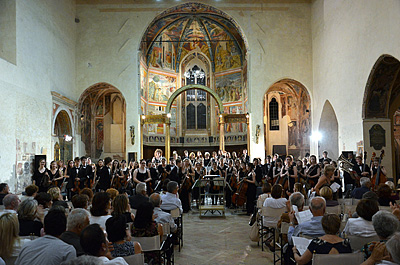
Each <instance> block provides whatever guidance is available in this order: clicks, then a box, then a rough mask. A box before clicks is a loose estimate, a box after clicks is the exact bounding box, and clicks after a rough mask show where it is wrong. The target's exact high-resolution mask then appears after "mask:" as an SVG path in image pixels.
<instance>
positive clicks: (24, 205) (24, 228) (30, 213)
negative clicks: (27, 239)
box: [17, 199, 44, 236]
mask: <svg viewBox="0 0 400 265" xmlns="http://www.w3.org/2000/svg"><path fill="white" fill-rule="evenodd" d="M17 213H18V221H19V235H20V236H30V235H32V234H33V235H35V236H40V230H41V229H42V228H43V223H42V220H43V218H44V211H43V207H42V206H38V203H37V201H36V200H34V199H27V200H25V201H23V202H21V203H20V205H19V206H18V210H17Z"/></svg>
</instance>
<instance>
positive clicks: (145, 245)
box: [131, 235, 161, 252]
mask: <svg viewBox="0 0 400 265" xmlns="http://www.w3.org/2000/svg"><path fill="white" fill-rule="evenodd" d="M131 241H132V242H134V241H136V242H139V243H140V245H141V246H142V250H143V251H144V252H147V251H157V250H160V245H161V243H160V236H159V235H156V236H152V237H132V239H131Z"/></svg>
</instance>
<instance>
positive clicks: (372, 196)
mask: <svg viewBox="0 0 400 265" xmlns="http://www.w3.org/2000/svg"><path fill="white" fill-rule="evenodd" d="M362 199H366V200H374V201H376V202H378V195H377V194H376V193H375V192H373V191H368V192H366V193H364V194H363V196H362Z"/></svg>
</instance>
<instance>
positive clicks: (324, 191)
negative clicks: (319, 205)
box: [319, 186, 339, 207]
mask: <svg viewBox="0 0 400 265" xmlns="http://www.w3.org/2000/svg"><path fill="white" fill-rule="evenodd" d="M319 195H321V197H322V198H324V199H325V201H326V207H334V206H338V205H339V202H338V201H336V200H333V192H332V189H331V188H329V187H327V186H324V187H322V188H321V189H320V190H319Z"/></svg>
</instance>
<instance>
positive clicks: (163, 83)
mask: <svg viewBox="0 0 400 265" xmlns="http://www.w3.org/2000/svg"><path fill="white" fill-rule="evenodd" d="M148 82H149V83H148V86H149V94H148V99H149V101H154V102H165V103H166V102H167V101H168V99H169V97H170V96H171V95H172V93H174V91H175V90H176V77H175V76H172V75H166V74H161V73H155V72H151V71H150V72H149V81H148Z"/></svg>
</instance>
